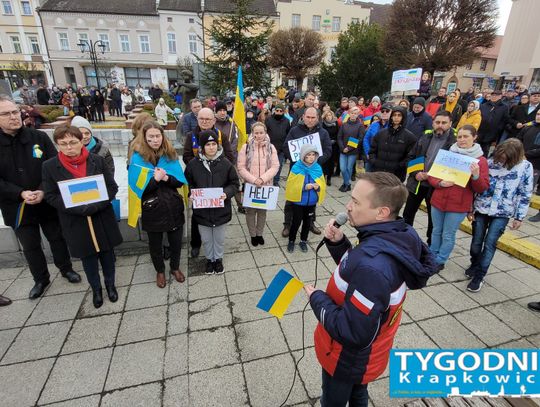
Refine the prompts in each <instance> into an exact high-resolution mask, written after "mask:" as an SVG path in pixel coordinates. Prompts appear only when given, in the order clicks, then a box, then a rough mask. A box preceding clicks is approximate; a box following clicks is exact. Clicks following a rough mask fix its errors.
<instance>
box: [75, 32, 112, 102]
mask: <svg viewBox="0 0 540 407" xmlns="http://www.w3.org/2000/svg"><path fill="white" fill-rule="evenodd" d="M77 46H78V47H79V48H80V50H81V52H82V53H83V54H84V53H85V52H88V53H89V54H90V61H91V62H92V65H93V66H94V73H95V74H96V81H97V87H98V89H99V90H100V91H101V84H100V83H99V73H98V68H97V61H98V53H101V55H103V54H104V53H105V49H107V45H105V43H104V42H103V41H101V40H97V41H92V40H81V41H80V42H79V43H78V44H77Z"/></svg>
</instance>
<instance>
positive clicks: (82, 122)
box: [71, 116, 93, 133]
mask: <svg viewBox="0 0 540 407" xmlns="http://www.w3.org/2000/svg"><path fill="white" fill-rule="evenodd" d="M71 125H72V126H73V127H77V128H81V127H84V128H85V129H88V130H90V133H92V132H93V130H92V126H91V125H90V122H89V121H88V120H86V119H85V118H84V117H82V116H74V117H73V119H71Z"/></svg>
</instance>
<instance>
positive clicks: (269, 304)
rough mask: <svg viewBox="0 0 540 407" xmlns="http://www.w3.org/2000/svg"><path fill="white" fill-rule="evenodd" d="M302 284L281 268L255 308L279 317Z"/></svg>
mask: <svg viewBox="0 0 540 407" xmlns="http://www.w3.org/2000/svg"><path fill="white" fill-rule="evenodd" d="M303 286H304V283H302V282H301V281H300V280H298V279H297V278H294V277H293V276H292V275H291V274H290V273H288V272H287V271H286V270H284V269H281V270H279V271H278V273H277V274H276V276H275V277H274V278H273V280H272V282H271V283H270V286H269V287H268V288H267V289H266V291H265V292H264V294H263V296H262V297H261V299H260V300H259V303H258V304H257V308H260V309H262V310H263V311H266V312H268V313H270V314H272V315H274V316H275V317H278V318H280V319H281V318H282V317H283V315H284V314H285V311H287V308H288V307H289V305H290V304H291V302H292V300H293V299H294V297H295V296H296V294H298V291H300V290H301V289H302V287H303Z"/></svg>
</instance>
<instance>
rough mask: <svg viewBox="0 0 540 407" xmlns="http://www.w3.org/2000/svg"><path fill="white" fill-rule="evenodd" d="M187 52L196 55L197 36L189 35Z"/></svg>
mask: <svg viewBox="0 0 540 407" xmlns="http://www.w3.org/2000/svg"><path fill="white" fill-rule="evenodd" d="M189 52H190V53H192V54H196V53H197V34H189Z"/></svg>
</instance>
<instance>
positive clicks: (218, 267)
mask: <svg viewBox="0 0 540 407" xmlns="http://www.w3.org/2000/svg"><path fill="white" fill-rule="evenodd" d="M214 273H215V274H223V273H225V270H224V268H223V259H217V260H216V261H215V262H214Z"/></svg>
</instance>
